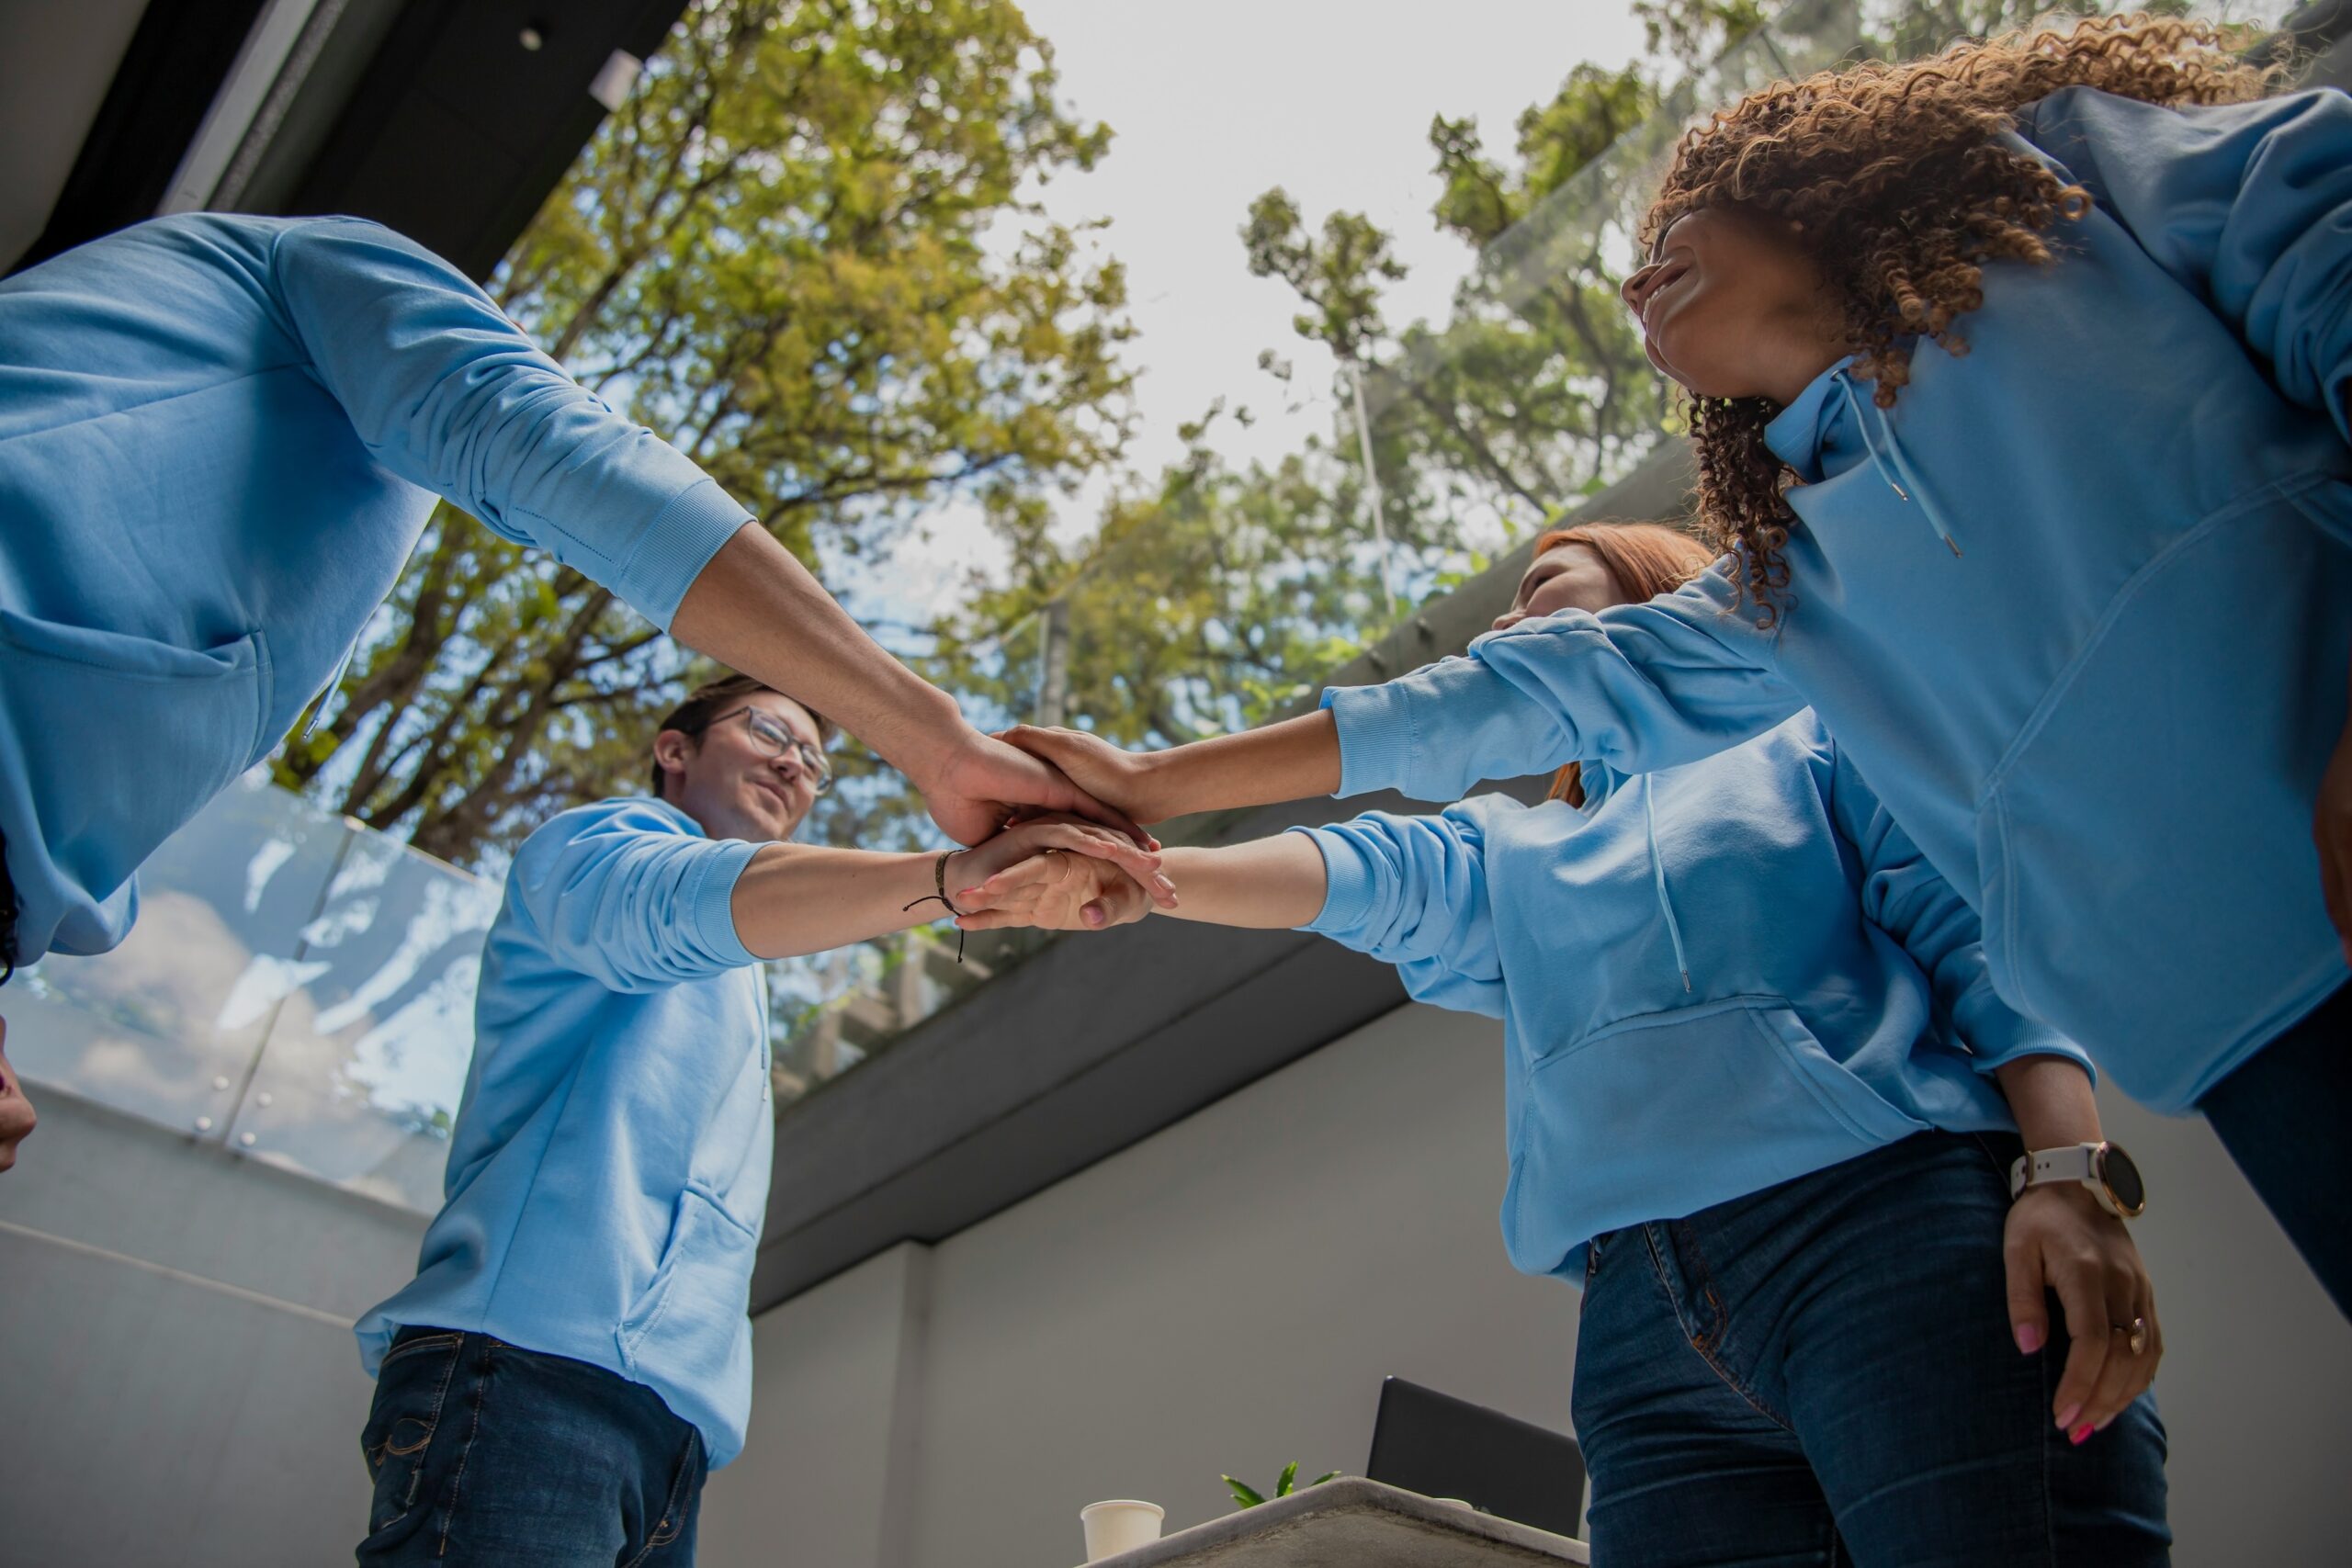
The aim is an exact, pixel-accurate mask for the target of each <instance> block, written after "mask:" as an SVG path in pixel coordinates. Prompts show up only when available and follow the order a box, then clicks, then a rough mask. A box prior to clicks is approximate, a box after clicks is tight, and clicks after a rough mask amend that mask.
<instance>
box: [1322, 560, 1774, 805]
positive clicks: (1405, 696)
mask: <svg viewBox="0 0 2352 1568" xmlns="http://www.w3.org/2000/svg"><path fill="white" fill-rule="evenodd" d="M1735 606H1736V593H1735V591H1734V589H1733V587H1732V584H1731V582H1730V581H1729V580H1728V579H1727V578H1725V577H1724V575H1723V573H1722V571H1721V570H1719V569H1718V570H1710V571H1707V572H1705V573H1702V575H1701V576H1700V577H1699V578H1698V579H1697V580H1696V581H1692V582H1691V583H1689V584H1687V585H1686V586H1684V587H1683V588H1682V589H1681V590H1679V592H1673V593H1668V594H1665V595H1662V596H1661V597H1659V598H1656V599H1652V600H1650V601H1649V602H1648V603H1646V604H1620V605H1616V606H1613V607H1612V608H1610V609H1607V610H1604V611H1602V612H1601V613H1600V615H1588V614H1586V613H1585V612H1584V611H1582V610H1566V611H1563V612H1561V613H1560V614H1559V615H1552V616H1548V617H1546V618H1544V619H1542V620H1532V621H1521V623H1520V624H1519V625H1517V626H1512V627H1510V628H1509V629H1508V630H1505V631H1499V632H1490V633H1488V634H1487V636H1485V637H1480V638H1478V639H1477V640H1476V642H1474V643H1472V644H1471V645H1470V651H1469V653H1468V655H1467V656H1466V657H1463V658H1455V659H1444V660H1439V661H1438V662H1437V663H1435V664H1431V665H1429V666H1427V667H1425V668H1423V669H1420V670H1417V671H1413V672H1412V673H1411V674H1409V675H1402V676H1399V677H1397V679H1396V680H1394V681H1390V682H1387V683H1386V684H1385V685H1379V686H1348V687H1340V688H1335V689H1333V690H1330V691H1327V692H1325V693H1324V694H1323V705H1324V706H1325V707H1327V708H1329V709H1330V710H1331V716H1332V720H1333V722H1334V723H1335V724H1336V725H1337V726H1338V728H1339V732H1340V789H1339V793H1340V795H1362V794H1364V793H1366V792H1368V791H1371V790H1377V789H1395V790H1399V791H1401V792H1403V793H1404V794H1405V795H1408V796H1409V797H1411V798H1412V799H1415V800H1453V799H1456V798H1458V797H1460V796H1461V795H1464V794H1466V793H1468V791H1469V789H1470V787H1471V786H1472V785H1473V784H1476V783H1477V782H1478V781H1479V780H1481V779H1506V778H1521V777H1524V776H1526V775H1527V774H1530V773H1544V772H1548V771H1549V770H1551V769H1553V768H1556V767H1558V766H1560V765H1561V764H1562V763H1565V762H1574V761H1601V762H1606V763H1607V764H1609V765H1610V766H1611V767H1612V768H1614V769H1616V770H1617V771H1618V772H1620V773H1649V772H1652V771H1654V770H1656V769H1658V768H1666V767H1673V766H1675V765H1677V764H1679V763H1683V762H1690V761H1697V760H1698V759H1700V758H1702V757H1707V756H1712V755H1713V754H1714V753H1715V752H1717V751H1721V750H1724V749H1725V748H1726V747H1730V746H1734V745H1736V744H1738V743H1739V742H1740V741H1742V740H1746V739H1748V738H1750V737H1751V736H1756V735H1760V734H1762V733H1763V732H1764V731H1765V730H1767V729H1770V728H1772V726H1774V725H1776V724H1778V723H1780V722H1781V720H1782V719H1784V718H1786V717H1788V716H1790V715H1791V714H1793V713H1795V712H1796V711H1797V710H1798V709H1799V708H1801V707H1803V706H1804V702H1803V700H1802V699H1800V698H1799V697H1798V695H1797V694H1796V693H1795V692H1794V691H1792V689H1791V688H1790V687H1789V685H1788V683H1787V682H1785V681H1783V680H1782V679H1781V677H1780V675H1779V674H1778V673H1777V672H1776V671H1774V669H1773V667H1772V648H1771V643H1772V633H1771V632H1770V631H1768V630H1765V629H1762V628H1759V627H1758V626H1757V625H1756V623H1755V618H1754V616H1753V615H1752V614H1744V613H1742V612H1741V611H1740V610H1739V609H1737V608H1736V607H1735Z"/></svg>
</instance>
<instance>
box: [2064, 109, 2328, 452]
mask: <svg viewBox="0 0 2352 1568" xmlns="http://www.w3.org/2000/svg"><path fill="white" fill-rule="evenodd" d="M2028 135H2029V137H2030V140H2031V141H2033V142H2034V143H2035V144H2036V145H2038V146H2040V147H2041V149H2042V150H2043V151H2044V152H2048V153H2049V154H2050V155H2051V156H2052V157H2053V158H2056V159H2057V160H2058V161H2059V162H2060V163H2062V164H2065V165H2066V168H2067V169H2068V171H2069V172H2071V173H2072V174H2073V175H2074V176H2075V178H2076V179H2078V180H2080V181H2081V182H2082V183H2083V185H2084V186H2086V187H2087V188H2088V189H2089V191H2090V192H2091V195H2092V196H2093V197H2094V198H2096V199H2097V200H2098V204H2099V206H2100V207H2102V208H2104V209H2106V210H2107V211H2108V212H2109V213H2110V214H2112V215H2113V216H2114V217H2115V218H2116V219H2117V220H2119V221H2120V222H2121V223H2122V224H2123V226H2124V227H2125V228H2127V229H2129V230H2131V235H2132V237H2133V238H2134V239H2135V240H2137V241H2138V242H2139V243H2140V246H2141V248H2142V249H2143V250H2145V251H2146V252H2147V253H2148V254H2149V255H2150V256H2152V257H2154V260H2155V262H2156V264H2157V265H2160V266H2162V267H2163V268H2164V269H2165V271H2167V272H2169V273H2171V274H2172V275H2173V276H2175V277H2177V278H2178V279H2179V280H2180V281H2181V283H2182V284H2184V285H2185V286H2187V287H2188V288H2189V289H2191V290H2192V291H2194V292H2195V293H2196V294H2197V295H2198V297H2199V299H2203V300H2204V301H2205V303H2206V304H2207V305H2208V306H2210V307H2211V309H2212V310H2213V312H2214V313H2215V314H2216V315H2218V316H2220V317H2221V318H2222V320H2223V321H2227V322H2228V323H2229V324H2230V326H2231V327H2232V329H2233V330H2234V331H2235V332H2236V333H2237V334H2238V336H2239V338H2240V339H2241V340H2243V341H2244V342H2245V345H2246V347H2247V348H2248V349H2249V350H2251V351H2252V352H2253V354H2254V355H2255V356H2256V358H2257V359H2258V360H2259V361H2261V363H2262V364H2263V365H2264V366H2266V367H2267V368H2268V370H2269V372H2270V377H2271V379H2272V380H2273V381H2274V382H2275V383H2276V384H2277V386H2278V389H2279V391H2280V392H2281V393H2282V394H2284V395H2285V396H2286V397H2288V398H2290V399H2291V400H2294V401H2295V402H2298V403H2301V404H2302V405H2303V406H2304V407H2305V408H2309V409H2313V410H2319V411H2324V412H2326V413H2327V414H2328V415H2329V416H2330V417H2331V418H2333V419H2334V420H2335V428H2336V430H2337V431H2338V432H2339V433H2340V434H2343V435H2344V436H2345V438H2346V440H2352V97H2346V96H2345V95H2344V94H2342V93H2339V92H2335V91H2321V92H2310V93H2290V94H2287V95H2285V96H2281V97H2275V98H2264V99H2260V100H2257V101H2256V102H2254V103H2250V104H2222V105H2213V106H2198V107H2188V108H2166V107H2162V106H2160V105H2155V104H2145V103H2141V102H2139V101H2138V100H2137V99H2132V98H2120V97H2116V96H2113V95H2111V94H2108V93H2101V92H2097V91H2094V90H2092V89H2090V88H2087V87H2068V88H2065V89H2063V90H2061V91H2059V92H2055V93H2052V94H2051V95H2050V96H2048V97H2047V98H2044V99H2043V100H2042V101H2041V103H2040V104H2039V105H2037V106H2036V107H2035V108H2034V110H2033V111H2032V118H2031V123H2030V130H2028Z"/></svg>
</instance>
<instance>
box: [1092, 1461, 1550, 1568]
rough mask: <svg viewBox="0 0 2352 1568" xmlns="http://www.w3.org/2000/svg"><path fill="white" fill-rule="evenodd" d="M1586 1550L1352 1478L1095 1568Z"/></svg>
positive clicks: (1433, 1560) (1422, 1563) (1375, 1561)
mask: <svg viewBox="0 0 2352 1568" xmlns="http://www.w3.org/2000/svg"><path fill="white" fill-rule="evenodd" d="M1591 1561H1592V1556H1591V1554H1590V1553H1589V1551H1587V1550H1586V1548H1585V1544H1584V1542H1582V1541H1580V1540H1569V1539H1568V1538H1567V1537H1566V1536H1558V1535H1552V1534H1550V1533H1548V1532H1546V1531H1544V1530H1539V1529H1529V1528H1528V1527H1527V1526H1525V1525H1521V1524H1513V1523H1512V1522H1511V1521H1510V1520H1509V1519H1498V1518H1496V1517H1493V1516H1491V1515H1488V1514H1479V1513H1473V1512H1471V1511H1470V1510H1469V1509H1467V1508H1464V1507H1462V1506H1458V1505H1453V1504H1447V1503H1440V1502H1437V1501H1435V1500H1433V1499H1431V1498H1428V1497H1423V1496H1421V1495H1419V1494H1418V1493H1413V1492H1403V1491H1399V1490H1398V1489H1397V1488H1396V1487H1394V1486H1384V1485H1382V1484H1381V1483H1379V1482H1377V1481H1365V1480H1363V1479H1362V1478H1360V1477H1356V1476H1347V1477H1343V1478H1342V1479H1340V1480H1338V1481H1327V1482H1325V1483H1323V1484H1322V1485H1320V1486H1310V1487H1308V1488H1307V1489H1306V1491H1304V1492H1295V1493H1293V1494H1291V1495H1289V1496H1287V1497H1277V1498H1275V1499H1274V1500H1273V1501H1272V1502H1270V1503H1261V1504H1260V1505H1259V1506H1257V1507H1254V1508H1244V1509H1242V1510H1240V1511H1239V1512H1238V1513H1232V1514H1227V1516H1225V1517H1223V1518H1221V1519H1211V1520H1210V1521H1209V1522H1208V1523H1206V1524H1204V1525H1194V1526H1193V1528H1192V1529H1188V1530H1179V1531H1177V1532H1176V1533H1175V1534H1174V1535H1171V1536H1167V1537H1164V1538H1163V1539H1161V1540H1156V1541H1154V1542H1152V1543H1151V1544H1150V1545H1149V1546H1139V1547H1137V1548H1136V1549H1135V1550H1134V1551H1123V1552H1120V1553H1119V1554H1118V1555H1117V1556H1115V1557H1106V1558H1103V1560H1102V1561H1101V1562H1098V1563H1096V1564H1095V1565H1094V1568H1539V1565H1545V1564H1557V1563H1562V1562H1588V1563H1589V1562H1591Z"/></svg>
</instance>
